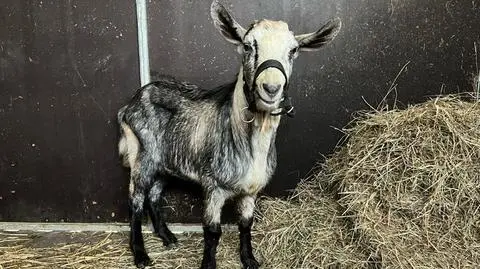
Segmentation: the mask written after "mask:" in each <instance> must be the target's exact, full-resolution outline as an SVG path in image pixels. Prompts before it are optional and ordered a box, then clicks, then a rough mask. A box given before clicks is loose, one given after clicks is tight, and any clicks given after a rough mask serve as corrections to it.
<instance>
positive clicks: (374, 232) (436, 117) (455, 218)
mask: <svg viewBox="0 0 480 269" xmlns="http://www.w3.org/2000/svg"><path fill="white" fill-rule="evenodd" d="M345 131H346V133H347V134H348V140H347V142H346V144H345V145H344V146H343V147H341V148H340V150H339V151H338V152H336V153H335V154H334V155H333V156H332V157H331V158H330V159H328V160H327V162H326V164H325V169H326V171H327V174H328V177H327V178H328V180H329V181H330V182H333V183H334V184H336V186H334V187H336V190H338V191H339V192H340V193H339V194H340V196H339V198H340V199H339V203H340V205H341V206H342V207H343V208H344V209H345V214H346V215H351V216H352V219H353V222H354V229H355V232H356V233H357V234H358V235H359V237H360V239H361V241H360V242H359V244H363V245H364V246H365V248H370V249H371V250H372V251H374V252H375V253H376V254H377V255H378V256H379V257H381V258H382V265H383V268H479V266H480V214H479V208H480V103H477V102H469V101H462V100H461V99H460V98H459V96H446V97H442V98H436V99H434V100H431V101H428V102H426V103H424V104H419V105H416V106H412V107H409V108H408V109H405V110H391V111H377V112H374V113H372V112H369V113H363V114H361V115H360V117H359V118H358V119H357V120H356V121H355V122H354V124H353V125H352V127H350V128H347V129H346V130H345ZM330 187H332V185H330ZM333 189H334V190H335V188H333Z"/></svg>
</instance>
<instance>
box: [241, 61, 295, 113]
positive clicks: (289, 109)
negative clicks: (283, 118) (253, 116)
mask: <svg viewBox="0 0 480 269" xmlns="http://www.w3.org/2000/svg"><path fill="white" fill-rule="evenodd" d="M267 68H276V69H278V70H279V71H280V72H281V73H282V74H283V76H284V77H285V84H284V85H283V96H282V101H281V104H280V106H279V108H278V109H277V110H276V111H273V112H271V113H270V114H271V115H272V116H278V115H283V114H287V116H289V117H292V118H293V116H294V115H295V110H294V107H293V106H292V102H291V98H290V97H288V93H287V90H288V85H289V83H288V76H287V73H286V72H285V69H284V68H283V65H282V63H280V62H279V61H277V60H273V59H270V60H266V61H264V62H263V63H261V64H260V65H259V66H258V68H257V70H256V71H255V75H254V76H253V80H252V81H253V82H252V84H253V85H255V82H256V81H257V78H258V76H259V75H260V74H261V73H262V72H263V71H265V70H266V69H267ZM243 77H244V78H245V76H243ZM253 85H252V86H249V85H248V83H247V82H246V81H244V84H243V91H244V94H245V97H246V99H247V103H248V110H250V111H251V112H257V111H258V109H257V107H256V98H255V94H256V93H255V87H254V86H253ZM262 86H263V88H264V90H265V92H266V93H267V94H268V95H270V96H274V95H276V94H277V93H278V91H280V87H281V85H272V84H263V85H262ZM257 95H258V97H259V98H260V99H261V100H262V101H263V102H265V103H267V104H268V103H269V102H270V101H269V100H264V99H263V98H262V97H261V96H260V95H259V94H258V93H257Z"/></svg>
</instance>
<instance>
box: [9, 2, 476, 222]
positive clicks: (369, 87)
mask: <svg viewBox="0 0 480 269" xmlns="http://www.w3.org/2000/svg"><path fill="white" fill-rule="evenodd" d="M47 2H48V3H47ZM224 2H225V5H226V6H227V7H228V8H229V9H230V10H231V11H232V13H233V15H234V16H235V17H236V19H237V21H239V22H240V23H242V24H243V25H248V24H249V23H250V22H252V21H253V20H254V19H259V18H264V17H265V18H271V19H283V20H285V21H287V22H288V23H289V24H290V28H291V29H292V30H293V31H295V32H296V33H302V32H310V31H314V30H316V29H317V28H318V27H320V26H321V25H322V24H323V23H324V22H325V21H326V20H327V19H328V18H331V17H334V16H338V17H340V18H341V19H342V21H343V29H342V31H341V33H340V35H339V36H338V37H337V39H336V40H334V41H333V43H332V44H331V45H329V46H328V47H326V48H325V49H323V50H322V51H320V52H312V53H304V54H303V55H301V56H300V57H299V59H297V61H296V64H295V69H294V74H293V75H292V82H291V92H292V97H293V98H294V102H295V104H296V108H297V116H296V118H295V119H284V120H283V122H282V125H281V127H280V130H279V137H278V140H277V145H278V152H279V167H278V170H277V174H276V176H275V177H274V179H273V180H272V182H271V184H270V185H269V186H268V187H267V190H266V192H267V193H268V194H272V195H281V194H285V193H286V192H285V191H286V190H288V189H291V188H294V186H295V184H296V183H297V182H298V180H299V179H300V178H302V177H305V176H306V175H307V174H308V172H309V171H310V169H311V168H312V167H313V165H314V164H315V163H316V161H317V160H319V159H320V158H321V155H322V154H328V153H329V152H331V151H332V149H333V148H334V146H335V145H336V143H337V141H338V139H339V138H340V136H341V134H340V133H339V132H338V131H336V130H335V129H334V128H332V127H338V128H340V127H342V126H344V125H345V124H346V123H347V122H348V121H349V120H350V119H351V114H352V113H353V112H354V111H356V110H359V109H365V108H367V105H366V104H365V102H364V101H363V99H365V100H367V101H368V102H369V103H370V104H373V105H376V104H378V103H379V102H380V101H381V100H382V99H383V97H384V96H385V94H386V92H387V91H388V89H389V88H390V87H391V85H392V83H393V84H394V85H398V86H397V88H396V89H397V90H396V96H397V99H398V103H399V104H400V105H402V104H403V105H405V104H408V103H415V102H420V101H423V100H425V98H426V97H428V96H431V95H435V94H439V93H441V92H443V93H450V92H462V91H472V89H473V87H472V85H473V77H474V76H475V74H477V75H478V70H477V67H476V58H475V57H476V56H475V50H474V43H475V42H477V46H478V47H479V50H480V44H479V43H480V28H479V27H478V25H479V23H480V18H479V16H480V15H479V14H480V3H476V1H466V0H465V1H454V0H450V1H447V0H407V1H396V0H395V1H390V0H389V1H377V0H358V1H350V0H325V1H315V0H303V1H289V0H283V1H273V0H269V1H252V0H248V1H241V2H240V1H224ZM209 5H210V1H193V0H190V1H177V0H162V1H150V2H149V4H148V12H149V19H148V26H149V39H150V54H151V59H150V61H151V69H152V70H154V71H157V72H160V73H165V74H169V75H174V76H177V77H179V78H181V79H184V80H188V81H190V82H193V83H196V84H199V85H200V86H202V87H205V88H208V87H213V86H217V85H219V84H222V83H226V82H230V81H232V80H233V79H234V78H235V74H236V72H237V71H238V68H239V64H240V61H239V56H238V55H237V53H236V52H235V48H234V47H233V46H232V45H230V44H229V43H227V42H226V41H224V40H223V38H222V37H221V36H220V34H219V33H217V32H216V30H215V29H214V27H213V25H212V22H211V20H210V17H209ZM0 13H1V16H0V42H1V43H0V45H1V46H0V197H1V199H0V221H46V220H48V221H62V220H63V221H124V220H125V219H126V218H127V216H128V214H127V201H126V197H127V182H128V175H127V173H126V171H125V170H123V169H122V168H121V167H120V165H119V162H118V158H117V153H116V143H117V125H116V122H115V114H116V111H117V109H118V108H119V107H120V106H121V105H122V104H124V103H125V102H126V101H127V100H128V98H129V97H130V96H131V95H132V93H133V92H134V89H135V88H136V87H137V86H138V85H139V77H138V64H137V62H138V57H137V46H136V21H135V19H136V17H135V6H134V1H91V0H88V1H75V0H72V1H64V2H61V4H58V3H56V4H51V3H50V2H49V1H44V2H43V4H39V1H23V0H22V1H14V0H4V1H3V2H2V5H1V6H0ZM402 67H405V68H404V69H403V71H402V72H401V74H400V75H399V76H398V79H396V80H395V78H396V77H397V74H399V72H400V70H402ZM394 97H395V95H391V96H390V98H388V99H389V100H390V101H391V100H392V99H393V98H394ZM182 186H183V183H182V184H176V186H174V188H172V189H171V191H170V192H169V195H168V196H169V202H168V204H167V206H173V208H174V210H170V212H169V213H170V221H175V222H179V221H198V220H199V216H200V214H201V211H200V200H199V199H198V197H197V198H196V199H192V198H189V197H190V196H189V195H188V194H191V193H192V192H194V193H195V192H196V191H195V188H190V187H189V188H188V189H189V190H188V191H185V190H184V189H183V187H182ZM192 189H193V190H192ZM192 204H193V205H194V206H191V205H192ZM229 210H231V209H229Z"/></svg>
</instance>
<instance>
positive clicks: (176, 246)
mask: <svg viewBox="0 0 480 269" xmlns="http://www.w3.org/2000/svg"><path fill="white" fill-rule="evenodd" d="M164 244H165V243H164ZM165 247H166V248H167V249H175V248H178V243H177V242H172V243H169V244H168V245H165Z"/></svg>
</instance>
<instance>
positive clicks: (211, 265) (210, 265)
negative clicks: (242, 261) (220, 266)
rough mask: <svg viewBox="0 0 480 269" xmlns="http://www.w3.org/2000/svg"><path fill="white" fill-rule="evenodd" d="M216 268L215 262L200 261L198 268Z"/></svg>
mask: <svg viewBox="0 0 480 269" xmlns="http://www.w3.org/2000/svg"><path fill="white" fill-rule="evenodd" d="M216 268H217V264H216V262H205V261H202V265H201V266H200V269H216Z"/></svg>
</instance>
